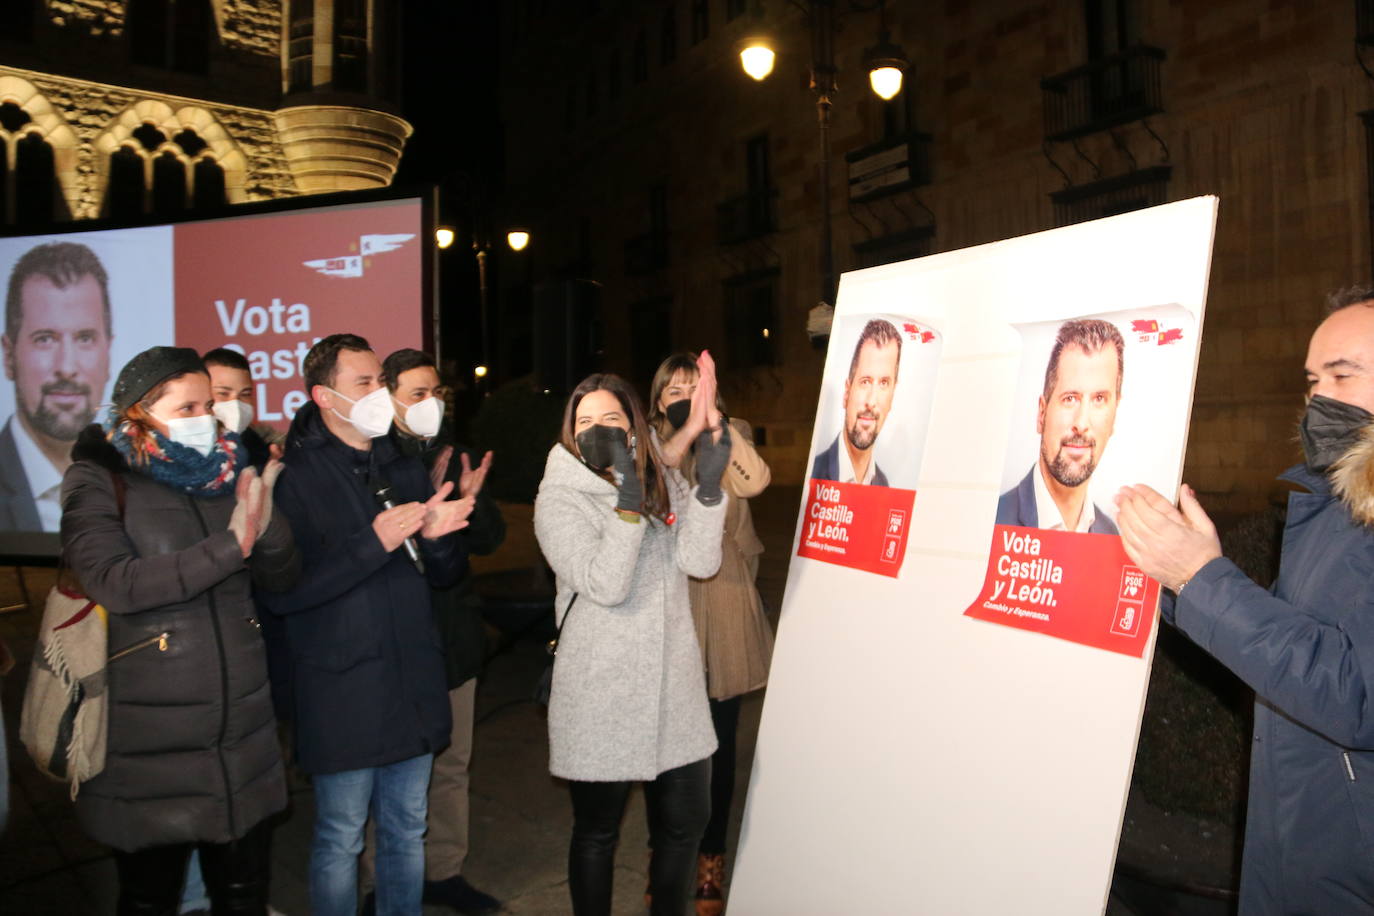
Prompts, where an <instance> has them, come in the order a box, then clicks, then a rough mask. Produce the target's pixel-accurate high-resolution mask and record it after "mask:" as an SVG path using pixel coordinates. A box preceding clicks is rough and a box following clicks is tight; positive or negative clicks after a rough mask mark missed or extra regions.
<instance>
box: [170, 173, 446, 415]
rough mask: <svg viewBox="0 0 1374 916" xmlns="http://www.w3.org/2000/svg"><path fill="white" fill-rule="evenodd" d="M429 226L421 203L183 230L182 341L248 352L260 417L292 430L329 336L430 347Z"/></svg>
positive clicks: (387, 348)
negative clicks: (426, 325)
mask: <svg viewBox="0 0 1374 916" xmlns="http://www.w3.org/2000/svg"><path fill="white" fill-rule="evenodd" d="M420 223H421V220H420V203H419V201H418V200H416V201H407V202H401V203H387V204H380V205H364V206H358V207H349V208H333V209H329V210H319V211H309V210H306V211H301V212H298V213H283V214H274V215H273V216H272V217H271V218H263V217H244V218H242V219H230V220H215V221H207V222H198V223H184V224H182V225H179V226H177V227H176V228H175V232H176V324H177V342H178V343H179V344H181V345H183V346H188V347H194V348H195V349H197V350H199V351H201V352H204V351H206V350H209V349H212V348H214V347H229V348H230V349H235V350H238V351H240V352H241V353H243V354H244V355H245V356H247V357H248V365H249V368H250V371H251V373H252V377H253V386H254V389H255V393H256V396H255V398H254V400H255V402H256V403H255V404H254V413H255V414H256V416H257V418H258V420H259V421H261V422H264V423H269V424H271V425H273V426H276V427H278V428H280V429H283V430H284V429H286V428H287V426H289V425H290V422H291V418H292V417H294V416H295V414H296V411H297V410H298V409H300V407H301V406H302V405H303V404H305V402H306V401H307V400H308V395H307V393H306V391H305V384H304V382H303V380H302V377H301V361H302V360H304V359H305V354H306V353H308V352H309V351H310V348H311V347H312V346H314V344H315V342H316V341H318V340H320V339H321V338H322V337H327V336H329V335H330V334H337V333H341V332H348V333H351V334H357V335H359V336H361V337H363V338H365V339H366V340H367V341H368V343H370V344H371V345H372V348H373V350H374V351H375V352H376V353H377V356H378V358H385V357H386V355H387V354H388V353H391V352H392V351H394V350H397V349H399V348H401V347H417V348H418V347H421V346H423V344H422V331H423V325H422V321H423V312H422V309H421V303H422V302H423V298H424V297H423V295H422V284H423V271H422V270H421V258H422V257H423V256H424V254H425V251H426V248H425V240H424V239H423V238H421V237H420V236H419V232H418V231H417V230H418V227H419V225H420Z"/></svg>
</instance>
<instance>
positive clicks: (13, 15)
mask: <svg viewBox="0 0 1374 916" xmlns="http://www.w3.org/2000/svg"><path fill="white" fill-rule="evenodd" d="M39 2H40V0H13V2H10V3H5V4H4V5H3V9H4V17H5V30H4V33H3V34H0V38H3V39H7V40H9V41H33V24H34V22H35V21H36V19H37V17H36V16H35V15H34V13H35V12H36V11H37V7H38V4H39ZM43 7H44V9H46V8H47V4H46V3H44V4H43ZM3 212H4V211H3V210H0V214H3Z"/></svg>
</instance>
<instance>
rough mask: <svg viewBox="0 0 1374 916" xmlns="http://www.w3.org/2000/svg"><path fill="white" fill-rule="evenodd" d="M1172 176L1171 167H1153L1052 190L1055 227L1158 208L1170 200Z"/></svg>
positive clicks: (1051, 199) (1051, 198) (1051, 197)
mask: <svg viewBox="0 0 1374 916" xmlns="http://www.w3.org/2000/svg"><path fill="white" fill-rule="evenodd" d="M1171 174H1173V167H1172V166H1168V165H1156V166H1152V167H1150V168H1148V169H1137V170H1136V171H1134V172H1127V173H1126V174H1125V175H1115V176H1113V177H1111V178H1104V179H1102V180H1101V181H1094V182H1091V183H1090V184H1081V185H1076V186H1074V187H1071V188H1065V189H1064V190H1062V191H1055V192H1054V193H1053V194H1051V195H1050V201H1051V202H1052V203H1053V204H1054V224H1055V225H1056V226H1069V225H1072V224H1074V223H1084V222H1087V221H1088V220H1090V219H1101V218H1102V217H1104V216H1115V215H1117V214H1118V213H1129V212H1130V211H1132V210H1144V209H1145V208H1146V207H1154V206H1158V205H1159V204H1162V203H1165V202H1167V201H1168V199H1169V176H1170V175H1171Z"/></svg>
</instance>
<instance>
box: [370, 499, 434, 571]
mask: <svg viewBox="0 0 1374 916" xmlns="http://www.w3.org/2000/svg"><path fill="white" fill-rule="evenodd" d="M375 487H376V489H375V490H374V491H373V493H372V495H373V497H375V498H376V500H377V505H379V506H381V507H382V508H383V509H394V508H396V501H395V500H394V499H392V498H391V485H390V484H385V483H377V484H375ZM401 546H402V547H404V548H405V550H406V556H408V557H410V562H412V563H414V564H415V568H416V569H417V570H419V572H420V575H422V576H423V575H424V574H425V561H424V560H421V559H420V548H419V546H418V545H416V543H415V539H414V538H406V539H405V540H404V541H402V542H401Z"/></svg>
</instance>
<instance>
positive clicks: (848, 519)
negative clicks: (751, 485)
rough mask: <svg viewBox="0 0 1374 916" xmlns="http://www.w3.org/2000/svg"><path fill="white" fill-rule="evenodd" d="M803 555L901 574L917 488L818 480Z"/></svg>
mask: <svg viewBox="0 0 1374 916" xmlns="http://www.w3.org/2000/svg"><path fill="white" fill-rule="evenodd" d="M806 494H807V495H806V515H805V517H804V518H803V519H802V524H801V539H800V541H799V542H798V544H797V556H799V557H808V558H810V559H812V560H824V561H825V562H827V563H834V564H835V565H837V566H848V567H850V568H852V569H861V570H863V571H864V572H870V573H879V574H881V575H884V576H891V577H892V578H894V579H895V578H897V574H898V573H899V572H901V570H902V558H903V557H904V556H906V538H907V532H908V531H910V530H911V507H912V506H913V505H914V504H915V502H916V491H915V490H902V489H899V488H897V487H877V486H865V485H862V484H855V483H839V482H837V481H834V480H816V479H814V478H812V480H811V481H810V482H809V483H808V485H807V490H806Z"/></svg>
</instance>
